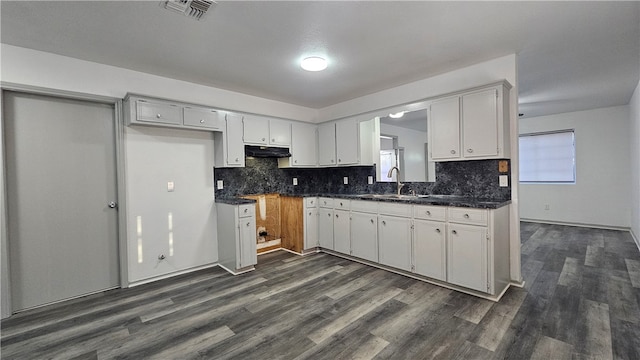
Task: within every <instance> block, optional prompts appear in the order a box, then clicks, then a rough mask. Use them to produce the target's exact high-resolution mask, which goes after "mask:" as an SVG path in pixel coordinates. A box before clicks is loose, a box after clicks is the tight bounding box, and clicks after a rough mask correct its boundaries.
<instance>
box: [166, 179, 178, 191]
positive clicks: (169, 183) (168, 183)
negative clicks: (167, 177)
mask: <svg viewBox="0 0 640 360" xmlns="http://www.w3.org/2000/svg"><path fill="white" fill-rule="evenodd" d="M175 188H176V184H174V183H173V181H168V182H167V191H168V192H172V191H173V190H174V189H175Z"/></svg>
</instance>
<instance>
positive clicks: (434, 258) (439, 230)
mask: <svg viewBox="0 0 640 360" xmlns="http://www.w3.org/2000/svg"><path fill="white" fill-rule="evenodd" d="M413 262H414V271H415V273H416V274H419V275H423V276H428V277H430V278H433V279H436V280H440V281H447V266H446V265H447V243H446V224H445V223H444V222H440V221H428V220H419V219H415V220H414V222H413Z"/></svg>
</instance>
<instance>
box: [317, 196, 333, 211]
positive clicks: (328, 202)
mask: <svg viewBox="0 0 640 360" xmlns="http://www.w3.org/2000/svg"><path fill="white" fill-rule="evenodd" d="M318 204H320V207H323V208H333V199H332V198H323V197H321V198H320V199H318Z"/></svg>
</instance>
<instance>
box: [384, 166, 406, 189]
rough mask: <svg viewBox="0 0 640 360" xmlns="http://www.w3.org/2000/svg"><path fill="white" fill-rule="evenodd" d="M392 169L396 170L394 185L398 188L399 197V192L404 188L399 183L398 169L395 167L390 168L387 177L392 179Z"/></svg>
mask: <svg viewBox="0 0 640 360" xmlns="http://www.w3.org/2000/svg"><path fill="white" fill-rule="evenodd" d="M394 169H395V170H396V184H397V186H398V195H400V190H401V189H402V187H403V186H404V184H403V183H401V182H400V169H398V167H397V166H394V167H392V168H391V169H389V173H388V174H387V177H388V178H391V177H393V170H394Z"/></svg>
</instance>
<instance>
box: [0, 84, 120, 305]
mask: <svg viewBox="0 0 640 360" xmlns="http://www.w3.org/2000/svg"><path fill="white" fill-rule="evenodd" d="M2 100H3V110H4V120H5V121H4V125H5V128H4V144H5V156H6V186H7V208H8V214H7V218H8V224H7V225H8V227H7V229H8V247H9V251H8V253H9V261H8V262H9V270H10V283H11V284H10V289H11V300H12V301H11V302H12V312H14V313H15V312H18V311H22V310H26V309H29V308H33V307H37V306H41V305H46V304H50V303H54V302H57V301H61V300H65V299H70V298H74V297H78V296H81V295H85V294H90V293H94V292H99V291H103V290H107V289H111V288H115V287H118V286H119V283H120V279H119V263H118V214H117V204H116V199H117V185H116V184H117V175H116V142H115V139H116V130H115V129H116V121H115V119H116V117H115V108H114V105H113V104H103V103H97V102H90V101H83V100H71V99H65V98H58V97H52V96H43V95H35V94H26V93H21V92H12V91H4V92H3V99H2Z"/></svg>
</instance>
